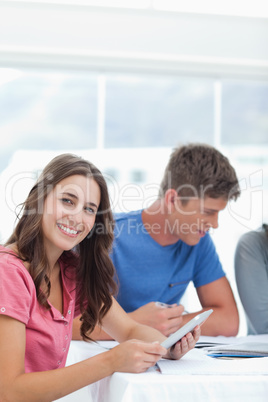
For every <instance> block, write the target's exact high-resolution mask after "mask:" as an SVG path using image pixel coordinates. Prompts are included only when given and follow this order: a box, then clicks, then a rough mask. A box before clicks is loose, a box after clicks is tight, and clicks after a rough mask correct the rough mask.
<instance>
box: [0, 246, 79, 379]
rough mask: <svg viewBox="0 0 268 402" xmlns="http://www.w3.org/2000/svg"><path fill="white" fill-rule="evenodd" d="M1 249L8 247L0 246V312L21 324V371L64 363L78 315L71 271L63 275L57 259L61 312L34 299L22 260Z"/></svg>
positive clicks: (54, 367)
mask: <svg viewBox="0 0 268 402" xmlns="http://www.w3.org/2000/svg"><path fill="white" fill-rule="evenodd" d="M2 251H7V252H8V251H9V252H10V250H9V249H6V248H4V247H2V246H0V314H4V315H7V316H9V317H12V318H14V319H16V320H18V321H21V322H22V323H24V324H25V327H26V351H25V372H35V371H44V370H52V369H56V368H59V367H64V366H65V363H66V358H67V353H68V350H69V346H70V341H71V338H72V322H73V318H74V317H76V316H77V315H79V306H76V290H75V281H74V279H71V277H72V275H71V274H70V275H67V276H65V275H64V268H65V267H64V264H63V263H62V262H61V263H60V266H61V276H62V286H63V308H64V313H63V314H61V313H60V312H59V311H58V310H57V309H55V308H54V307H53V306H52V305H51V309H50V310H47V309H45V308H44V307H42V306H40V304H39V303H38V301H37V297H36V290H35V286H34V282H33V280H32V277H31V276H30V274H29V272H28V271H27V269H26V268H25V266H24V265H23V263H22V261H21V260H19V259H18V258H17V257H16V256H14V255H11V254H7V253H2ZM69 271H70V270H68V272H69ZM77 304H78V303H77Z"/></svg>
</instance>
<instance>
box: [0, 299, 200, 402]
mask: <svg viewBox="0 0 268 402" xmlns="http://www.w3.org/2000/svg"><path fill="white" fill-rule="evenodd" d="M103 327H104V329H105V331H107V332H109V334H110V335H111V336H112V337H113V338H114V339H116V340H118V341H119V342H122V343H121V344H119V345H118V346H116V347H115V348H113V349H111V350H110V351H107V352H104V353H101V354H99V355H97V356H95V357H92V358H90V359H86V360H84V361H82V362H79V363H76V364H74V365H71V366H68V367H65V368H60V369H55V370H49V371H43V372H36V373H25V371H24V356H25V341H26V339H25V337H26V335H25V334H26V332H25V325H24V324H23V323H21V322H19V321H17V320H15V319H13V318H11V317H8V316H4V315H0V356H1V359H0V400H1V401H3V402H14V401H16V402H31V401H33V402H37V401H44V402H46V401H51V400H55V399H58V398H61V397H63V396H65V395H67V394H69V393H71V392H74V391H76V390H78V389H80V388H82V387H84V386H86V385H88V384H91V383H93V382H95V381H98V380H100V379H102V378H104V377H107V376H109V375H111V374H113V373H114V372H115V371H119V372H132V373H140V372H143V371H145V370H147V369H148V368H149V367H152V366H154V365H155V363H156V362H157V361H158V360H159V359H160V358H161V357H168V358H174V359H178V358H180V357H181V356H182V355H183V354H185V353H186V352H187V351H188V350H190V349H191V348H193V347H194V345H195V343H196V341H197V340H198V337H199V334H200V330H199V329H198V328H197V329H196V330H195V331H194V335H192V334H187V336H186V337H184V338H183V339H182V340H181V341H180V342H178V343H177V344H176V346H175V348H174V349H173V348H172V352H170V351H168V352H167V350H166V349H165V348H163V347H162V346H161V345H160V344H159V342H161V341H162V340H164V339H165V336H164V335H162V334H161V333H160V332H158V331H157V330H155V329H154V328H150V327H147V326H144V325H141V324H137V323H136V322H135V321H134V320H132V319H131V318H130V317H129V316H128V315H127V314H126V313H125V312H124V310H123V309H122V308H121V307H120V306H119V304H118V303H117V302H116V301H115V300H114V301H113V305H112V307H111V309H110V310H109V312H108V314H107V315H106V316H105V318H104V320H103Z"/></svg>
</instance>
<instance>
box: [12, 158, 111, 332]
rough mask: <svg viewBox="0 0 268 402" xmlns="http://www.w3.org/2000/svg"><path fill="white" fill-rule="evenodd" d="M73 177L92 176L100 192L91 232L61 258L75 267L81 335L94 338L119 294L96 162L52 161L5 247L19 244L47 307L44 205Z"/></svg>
mask: <svg viewBox="0 0 268 402" xmlns="http://www.w3.org/2000/svg"><path fill="white" fill-rule="evenodd" d="M72 175H83V176H86V177H91V178H93V179H94V180H95V182H96V183H97V184H98V186H99V188H100V193H101V199H100V205H99V208H98V211H97V214H96V220H95V224H94V227H93V228H92V230H91V232H90V234H89V235H88V236H87V237H86V238H85V239H84V240H83V241H82V242H81V243H79V244H78V245H77V247H76V250H75V252H74V251H64V252H63V254H62V256H61V258H62V259H63V260H65V261H66V262H68V264H69V265H73V266H74V267H75V272H76V283H77V286H76V291H77V293H78V294H79V300H80V309H81V313H82V317H81V321H82V324H81V335H82V337H83V338H84V339H90V337H89V336H88V335H89V334H90V333H91V332H92V331H93V329H94V328H95V326H96V325H97V324H98V323H99V324H101V322H102V319H103V317H104V316H105V314H106V313H107V312H108V310H109V309H110V307H111V305H112V294H114V293H115V291H116V285H115V282H114V280H113V277H114V266H113V263H112V261H111V259H110V257H109V252H110V250H111V246H112V242H113V217H112V213H111V208H110V200H109V194H108V189H107V185H106V182H105V179H104V177H103V175H102V174H101V172H100V171H99V170H98V169H97V168H96V167H95V166H94V165H93V164H92V163H90V162H88V161H86V160H85V159H82V158H80V157H78V156H76V155H72V154H62V155H59V156H57V157H55V158H54V159H52V161H51V162H50V163H49V164H48V165H47V166H46V167H45V168H44V170H43V172H42V173H41V175H40V177H39V179H38V181H37V183H36V184H35V185H34V186H33V188H32V189H31V191H30V193H29V195H28V197H27V199H26V201H25V202H24V203H23V204H22V214H21V217H20V218H19V221H18V223H17V225H16V227H15V229H14V231H13V233H12V235H11V236H10V238H9V239H8V240H7V242H6V245H9V244H12V243H16V245H17V249H18V256H19V258H21V259H22V260H23V261H27V262H28V263H29V273H30V275H31V276H32V278H33V281H34V284H35V288H36V293H37V298H38V301H39V303H40V304H41V305H43V306H44V307H47V308H48V303H47V298H48V296H49V294H50V281H49V278H48V276H47V273H48V261H47V256H46V253H45V248H44V243H43V235H42V211H43V205H44V202H45V200H46V198H47V196H48V194H49V193H50V191H51V190H53V189H54V187H55V186H56V185H57V184H58V183H59V182H61V181H62V180H63V179H65V178H67V177H69V176H72ZM44 282H45V283H46V286H47V290H46V292H41V291H40V286H41V284H43V283H44Z"/></svg>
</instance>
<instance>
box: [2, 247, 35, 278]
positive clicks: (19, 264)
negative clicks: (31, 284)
mask: <svg viewBox="0 0 268 402" xmlns="http://www.w3.org/2000/svg"><path fill="white" fill-rule="evenodd" d="M0 264H1V266H2V267H3V266H5V267H6V269H8V268H11V267H12V269H13V270H14V268H16V269H17V270H20V271H22V273H25V274H26V273H28V270H27V268H26V266H25V263H24V261H23V260H22V259H21V258H20V257H19V255H18V250H17V248H16V247H15V246H13V247H10V246H8V247H6V246H2V245H0ZM28 274H29V273H28Z"/></svg>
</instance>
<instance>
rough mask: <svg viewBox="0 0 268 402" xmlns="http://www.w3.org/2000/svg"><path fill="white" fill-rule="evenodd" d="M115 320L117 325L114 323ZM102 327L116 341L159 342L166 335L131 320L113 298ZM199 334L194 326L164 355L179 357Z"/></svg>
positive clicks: (193, 343)
mask: <svg viewBox="0 0 268 402" xmlns="http://www.w3.org/2000/svg"><path fill="white" fill-rule="evenodd" d="M115 322H116V323H117V325H115ZM102 329H103V330H104V331H105V332H106V333H108V334H109V335H110V336H111V338H112V339H115V340H117V341H118V342H120V343H121V342H124V341H126V340H130V339H140V340H142V341H145V342H159V343H161V342H162V341H163V340H165V339H166V337H165V336H164V335H163V334H162V333H161V332H159V331H158V330H157V329H155V328H152V327H149V326H147V325H142V324H139V323H137V322H136V321H135V320H133V319H132V318H131V317H130V316H129V314H127V313H126V312H125V311H124V310H123V309H122V307H121V306H120V305H119V304H118V302H117V301H116V300H115V299H113V305H112V308H111V309H110V311H109V312H108V314H107V315H106V316H105V318H104V320H103V326H102ZM199 336H200V328H199V327H196V329H195V330H194V332H193V334H191V333H188V334H187V336H185V337H183V339H182V340H181V341H180V342H177V344H176V346H175V348H172V353H170V350H168V352H167V353H166V355H165V357H167V358H172V359H180V358H181V357H182V356H183V355H184V354H185V353H187V352H188V351H189V350H190V349H192V348H194V346H195V344H196V342H197V341H198V339H199Z"/></svg>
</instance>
